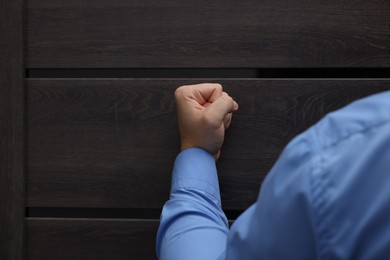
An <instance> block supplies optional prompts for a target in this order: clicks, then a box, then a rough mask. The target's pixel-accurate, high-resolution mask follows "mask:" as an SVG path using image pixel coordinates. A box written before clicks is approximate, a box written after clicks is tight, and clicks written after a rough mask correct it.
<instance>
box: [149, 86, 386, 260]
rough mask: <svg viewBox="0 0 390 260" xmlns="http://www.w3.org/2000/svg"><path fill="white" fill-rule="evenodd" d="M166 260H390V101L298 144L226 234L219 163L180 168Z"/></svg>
mask: <svg viewBox="0 0 390 260" xmlns="http://www.w3.org/2000/svg"><path fill="white" fill-rule="evenodd" d="M157 255H158V256H159V258H160V259H163V260H165V259H167V260H175V259H180V260H191V259H196V260H208V259H237V260H238V259H240V260H246V259H390V92H384V93H381V94H377V95H373V96H370V97H368V98H365V99H361V100H359V101H357V102H354V103H352V104H350V105H348V106H347V107H344V108H343V109H341V110H338V111H336V112H333V113H330V114H328V115H327V116H326V117H324V118H323V119H322V120H321V121H320V122H318V123H317V124H316V125H314V126H312V127H311V128H310V129H308V130H307V131H305V132H304V133H302V134H300V135H299V136H297V137H296V138H294V139H293V140H292V141H291V142H290V143H289V144H288V145H287V147H286V148H285V149H284V151H283V152H282V154H281V155H280V157H279V159H278V161H277V162H276V163H275V165H274V166H273V168H272V169H271V171H270V173H269V174H268V176H267V177H266V179H265V180H264V182H263V183H262V186H261V191H260V194H259V196H258V199H257V201H256V202H255V203H254V204H253V205H252V206H251V207H250V208H248V209H247V210H246V211H245V212H244V213H243V214H242V215H241V216H240V217H239V218H238V219H237V220H236V221H235V222H234V224H233V225H232V227H231V229H230V230H229V226H228V221H227V219H226V217H225V214H224V213H223V211H222V208H221V198H220V193H219V184H218V177H217V170H216V167H215V162H214V158H213V156H212V155H211V154H209V153H208V152H206V151H205V150H202V149H199V148H191V149H187V150H184V151H182V152H181V153H180V154H179V155H178V156H177V158H176V161H175V165H174V169H173V177H172V189H171V195H170V199H169V201H167V202H166V204H165V206H164V208H163V211H162V214H161V223H160V228H159V230H158V235H157Z"/></svg>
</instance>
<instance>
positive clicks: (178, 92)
mask: <svg viewBox="0 0 390 260" xmlns="http://www.w3.org/2000/svg"><path fill="white" fill-rule="evenodd" d="M185 87H186V86H180V87H178V88H177V89H176V90H175V98H179V97H181V96H183V93H184V91H185Z"/></svg>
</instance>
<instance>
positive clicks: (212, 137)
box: [175, 83, 238, 159]
mask: <svg viewBox="0 0 390 260" xmlns="http://www.w3.org/2000/svg"><path fill="white" fill-rule="evenodd" d="M175 99H176V106H177V120H178V124H179V131H180V144H181V150H184V149H187V148H191V147H198V148H203V149H205V150H207V151H209V152H210V153H211V154H213V155H214V156H215V158H216V159H218V158H219V154H220V149H221V146H222V144H223V140H224V136H225V130H226V129H227V128H228V127H229V125H230V123H231V120H232V113H233V112H235V111H237V109H238V104H237V103H236V102H235V101H234V100H233V99H232V98H231V97H230V96H229V95H228V94H227V93H226V92H223V90H222V86H221V85H220V84H211V83H206V84H198V85H188V86H181V87H179V88H178V89H177V90H176V91H175Z"/></svg>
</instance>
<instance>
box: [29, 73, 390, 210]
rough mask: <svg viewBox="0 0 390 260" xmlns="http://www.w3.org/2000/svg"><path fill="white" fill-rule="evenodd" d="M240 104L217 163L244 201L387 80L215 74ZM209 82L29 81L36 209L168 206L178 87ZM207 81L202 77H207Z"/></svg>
mask: <svg viewBox="0 0 390 260" xmlns="http://www.w3.org/2000/svg"><path fill="white" fill-rule="evenodd" d="M208 81H211V82H220V83H222V84H223V86H224V88H225V90H226V91H228V92H229V93H230V94H231V95H232V96H233V97H234V98H235V99H236V100H237V101H238V103H239V104H240V109H239V111H238V112H237V113H236V114H235V116H234V118H233V123H232V126H231V129H229V131H228V132H227V136H226V140H225V144H224V147H223V150H222V156H221V159H220V161H219V163H218V169H219V176H220V185H221V192H222V199H223V206H224V208H225V209H245V208H247V207H248V206H249V205H250V204H252V203H253V202H254V201H255V199H256V197H257V194H258V190H259V185H260V183H261V181H262V179H263V178H264V177H265V176H266V174H267V172H268V171H269V170H270V168H271V167H272V165H273V163H274V162H275V160H276V158H277V157H278V155H279V153H280V152H281V150H282V149H283V147H284V146H285V145H286V144H287V143H288V141H290V140H291V139H292V138H293V137H294V136H295V135H297V134H298V133H300V132H302V131H304V130H305V129H306V128H308V127H309V126H310V125H312V124H314V123H315V122H316V121H318V120H319V119H320V118H321V117H322V116H323V115H325V114H326V113H327V112H330V111H333V110H336V109H338V108H340V107H342V106H344V105H346V104H347V103H349V102H351V101H353V100H356V99H358V98H361V97H364V96H367V95H370V94H373V93H377V92H380V91H383V90H388V89H390V84H389V83H390V80H388V79H387V80H386V79H384V80H322V79H318V80H299V79H297V80H245V79H243V80H218V79H215V80H208ZM195 82H202V80H173V79H172V80H168V79H166V80H161V79H153V80H152V79H151V80H147V79H145V80H131V79H122V80H115V79H113V80H107V79H101V80H93V79H89V80H87V79H85V80H83V79H81V80H61V79H58V80H39V79H36V80H28V81H27V87H28V101H27V102H28V117H27V126H28V172H29V174H28V178H27V183H28V185H27V194H28V196H27V205H28V206H29V207H96V208H104V207H107V208H161V207H162V205H163V204H164V202H165V201H166V200H167V199H168V196H169V189H170V179H171V170H172V165H173V162H174V158H175V156H176V154H177V152H178V131H177V125H176V116H175V104H174V99H173V91H174V89H175V88H176V87H178V86H180V85H182V84H190V83H195ZM203 82H204V80H203Z"/></svg>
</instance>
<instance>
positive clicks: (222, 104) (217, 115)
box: [206, 92, 234, 122]
mask: <svg viewBox="0 0 390 260" xmlns="http://www.w3.org/2000/svg"><path fill="white" fill-rule="evenodd" d="M206 110H208V111H207V113H208V114H209V116H210V118H212V119H213V120H216V121H217V122H223V120H224V119H225V117H226V115H227V114H229V113H231V112H233V110H234V101H233V99H232V98H231V97H230V96H229V95H228V94H227V93H226V92H223V93H222V95H221V96H220V97H219V98H217V99H216V100H215V101H214V102H213V103H211V104H210V105H209V106H208V107H207V108H206Z"/></svg>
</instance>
